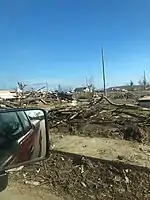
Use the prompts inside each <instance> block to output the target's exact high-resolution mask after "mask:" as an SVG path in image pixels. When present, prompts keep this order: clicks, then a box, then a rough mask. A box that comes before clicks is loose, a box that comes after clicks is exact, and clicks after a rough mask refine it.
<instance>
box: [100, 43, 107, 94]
mask: <svg viewBox="0 0 150 200" xmlns="http://www.w3.org/2000/svg"><path fill="white" fill-rule="evenodd" d="M101 54H102V71H103V87H104V95H105V96H106V95H107V92H106V75H105V61H104V51H103V47H102V49H101Z"/></svg>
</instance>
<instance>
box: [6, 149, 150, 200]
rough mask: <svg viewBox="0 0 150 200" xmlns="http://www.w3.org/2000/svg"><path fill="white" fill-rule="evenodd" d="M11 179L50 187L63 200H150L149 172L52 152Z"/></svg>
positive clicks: (36, 185) (118, 164)
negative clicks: (45, 158) (46, 158)
mask: <svg viewBox="0 0 150 200" xmlns="http://www.w3.org/2000/svg"><path fill="white" fill-rule="evenodd" d="M10 178H11V179H12V180H13V181H14V180H15V181H18V182H20V183H24V184H29V185H32V186H33V187H44V188H47V190H51V191H53V192H54V193H57V194H58V195H60V196H61V197H64V199H67V197H68V196H69V197H71V198H69V199H74V200H80V199H81V200H92V199H94V200H95V199H97V200H101V199H102V200H107V199H112V200H113V199H116V200H121V199H122V200H133V199H137V200H141V199H144V200H148V199H150V193H149V178H150V170H149V169H147V168H142V167H136V166H132V165H127V164H124V165H123V164H122V163H119V162H113V161H103V160H99V159H95V158H88V157H82V156H79V155H73V154H68V153H61V152H53V151H52V152H51V155H50V157H49V159H48V160H45V161H43V162H41V163H36V164H35V165H33V166H28V167H24V168H23V170H22V171H19V172H14V173H13V174H11V176H10Z"/></svg>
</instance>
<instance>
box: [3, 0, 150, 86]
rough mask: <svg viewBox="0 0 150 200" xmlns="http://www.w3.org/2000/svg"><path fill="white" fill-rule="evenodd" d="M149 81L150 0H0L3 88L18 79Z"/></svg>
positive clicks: (66, 82)
mask: <svg viewBox="0 0 150 200" xmlns="http://www.w3.org/2000/svg"><path fill="white" fill-rule="evenodd" d="M102 45H103V47H104V51H105V59H106V72H107V86H111V85H120V84H127V83H128V82H129V81H130V79H132V80H133V81H134V82H137V81H138V80H139V79H140V78H141V77H142V75H143V70H144V69H145V70H146V73H147V78H148V79H149V80H150V1H149V0H13V1H12V0H1V1H0V68H1V73H0V87H6V88H8V87H13V86H15V84H16V81H18V80H21V81H25V82H27V83H37V82H41V83H42V82H45V81H47V82H48V83H49V85H50V86H51V87H54V86H57V85H58V84H61V85H62V86H68V87H69V86H77V85H79V86H80V85H83V84H84V83H85V77H88V78H90V77H93V79H94V82H95V85H96V86H97V87H101V86H102V71H101V46H102Z"/></svg>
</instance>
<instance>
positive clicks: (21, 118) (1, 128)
mask: <svg viewBox="0 0 150 200" xmlns="http://www.w3.org/2000/svg"><path fill="white" fill-rule="evenodd" d="M41 140H42V137H41V130H40V120H31V119H30V118H29V117H28V116H27V115H26V113H25V112H24V111H18V112H8V113H0V164H1V166H5V167H6V166H8V165H13V164H17V163H22V162H25V161H28V160H30V159H34V158H37V157H39V156H40V154H41ZM39 144H40V145H39Z"/></svg>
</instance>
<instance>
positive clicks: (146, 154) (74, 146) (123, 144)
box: [53, 135, 150, 167]
mask: <svg viewBox="0 0 150 200" xmlns="http://www.w3.org/2000/svg"><path fill="white" fill-rule="evenodd" d="M53 142H54V144H55V147H54V150H57V151H62V152H68V153H74V154H79V155H84V156H89V157H95V158H99V159H103V160H110V161H111V160H113V161H115V160H116V161H117V160H121V161H122V162H125V163H128V164H134V165H138V166H144V167H150V146H147V145H143V144H141V143H138V142H133V141H126V140H121V139H120V140H119V139H118V140H115V139H111V138H90V137H80V136H70V135H67V136H64V137H63V138H61V137H57V136H55V137H54V136H53Z"/></svg>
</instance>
